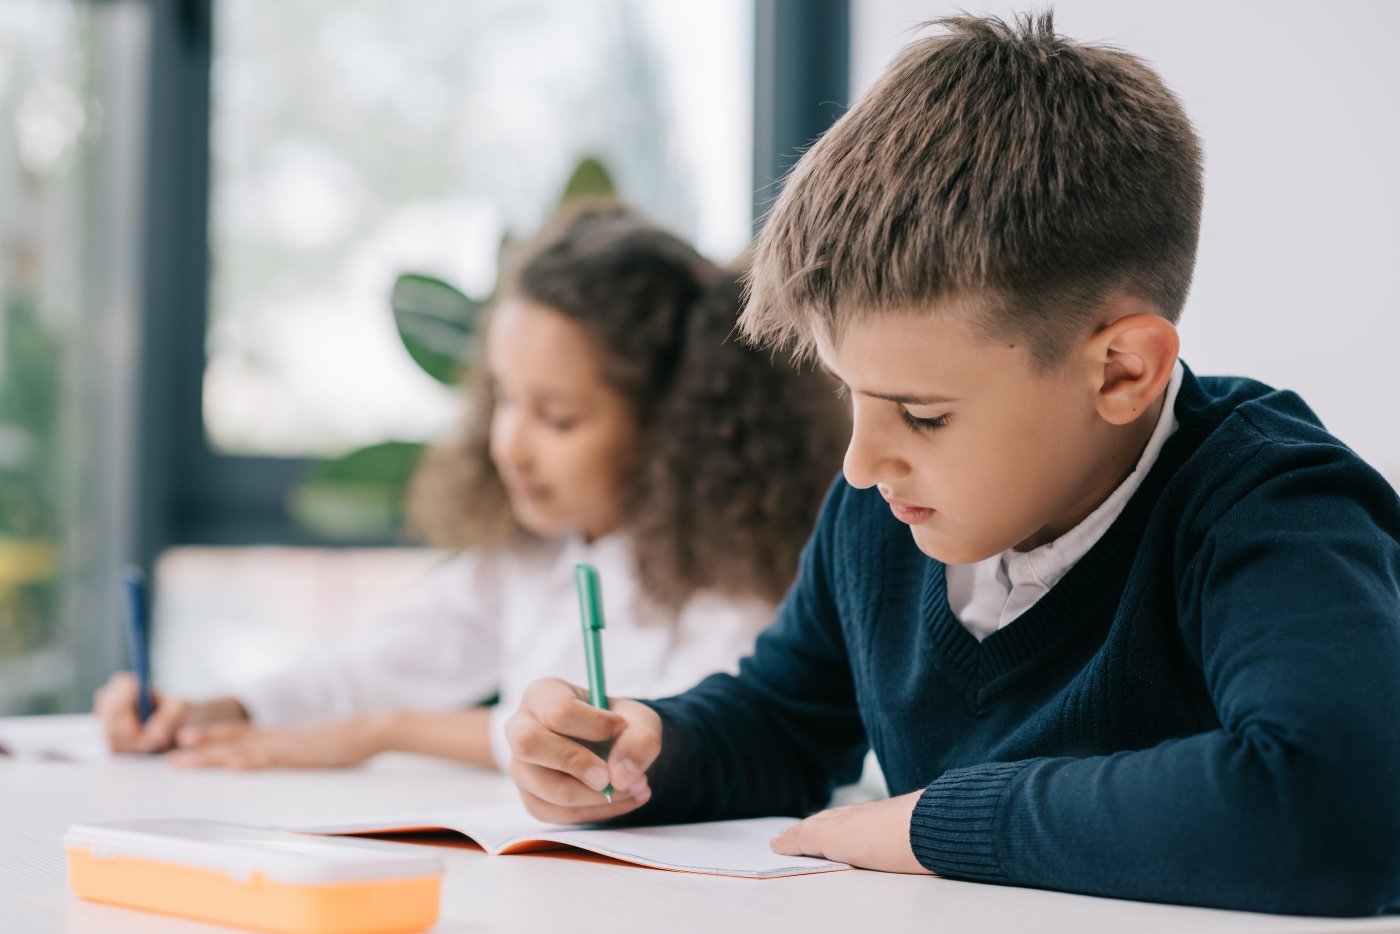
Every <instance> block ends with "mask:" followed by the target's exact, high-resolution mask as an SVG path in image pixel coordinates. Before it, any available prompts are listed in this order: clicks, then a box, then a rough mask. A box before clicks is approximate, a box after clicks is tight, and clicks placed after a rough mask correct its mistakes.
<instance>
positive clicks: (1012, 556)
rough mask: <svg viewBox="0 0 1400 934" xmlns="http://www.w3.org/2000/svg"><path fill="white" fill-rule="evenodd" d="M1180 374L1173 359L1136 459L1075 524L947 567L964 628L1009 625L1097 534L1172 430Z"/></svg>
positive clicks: (984, 632) (951, 597) (980, 634)
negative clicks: (1040, 541)
mask: <svg viewBox="0 0 1400 934" xmlns="http://www.w3.org/2000/svg"><path fill="white" fill-rule="evenodd" d="M1184 377H1185V369H1184V367H1183V366H1182V365H1181V362H1180V361H1177V364H1176V366H1175V367H1174V368H1173V369H1172V375H1171V380H1170V381H1169V382H1168V383H1167V391H1166V393H1165V396H1164V402H1163V404H1162V413H1161V415H1159V416H1158V418H1157V425H1156V427H1155V428H1153V430H1152V435H1151V437H1149V438H1148V440H1147V446H1146V447H1145V448H1143V451H1142V455H1141V456H1140V457H1139V458H1138V462H1137V465H1136V466H1135V467H1134V468H1133V471H1132V473H1130V474H1128V476H1127V477H1126V478H1124V480H1123V482H1122V483H1120V484H1119V485H1118V486H1117V488H1115V489H1114V491H1113V492H1112V493H1110V494H1109V495H1108V498H1107V499H1105V500H1104V501H1103V502H1102V503H1100V504H1099V506H1098V508H1096V509H1095V510H1094V511H1093V512H1091V513H1089V515H1088V516H1086V517H1085V518H1084V519H1083V520H1082V521H1081V522H1080V523H1079V524H1078V525H1076V526H1075V527H1074V528H1072V529H1070V530H1069V531H1068V532H1065V533H1064V534H1063V535H1061V536H1059V537H1058V538H1056V539H1055V540H1054V541H1051V542H1047V543H1046V544H1044V545H1041V546H1040V547H1038V548H1033V549H1031V550H1030V551H1016V550H1015V549H1007V550H1006V551H1004V552H1002V553H1001V554H999V555H992V556H991V557H990V558H987V559H985V560H983V561H979V562H977V563H976V564H964V565H949V566H948V567H947V569H946V580H947V586H948V606H949V608H950V609H951V610H952V611H953V614H954V615H955V616H957V618H958V620H959V621H960V622H961V623H962V624H963V626H964V627H965V628H967V630H968V631H969V632H971V633H972V634H973V635H974V636H976V637H977V638H978V639H979V640H981V639H985V638H986V637H987V636H989V635H991V634H992V633H993V632H995V631H996V630H998V629H1001V628H1003V627H1004V626H1007V625H1009V624H1010V623H1011V622H1012V621H1013V620H1014V619H1016V617H1018V616H1020V615H1021V614H1022V613H1025V612H1026V611H1027V610H1029V609H1030V608H1031V607H1032V606H1034V605H1035V604H1036V602H1037V601H1039V600H1040V598H1041V597H1043V596H1044V595H1045V594H1046V593H1048V592H1049V590H1050V588H1051V587H1054V586H1055V585H1056V584H1057V583H1059V581H1060V579H1061V578H1063V577H1064V576H1065V574H1067V573H1068V572H1069V569H1070V568H1072V567H1074V565H1075V564H1076V563H1077V562H1078V561H1079V559H1080V558H1082V557H1084V555H1085V554H1087V553H1088V551H1089V549H1090V548H1092V547H1094V544H1095V543H1096V542H1098V540H1099V539H1100V538H1102V537H1103V534H1104V533H1105V532H1107V531H1108V527H1109V526H1111V525H1112V524H1113V522H1114V520H1115V519H1117V518H1118V516H1119V515H1120V514H1121V513H1122V512H1123V507H1125V506H1126V505H1127V504H1128V500H1130V499H1132V497H1133V494H1134V493H1136V492H1137V490H1138V487H1140V486H1141V485H1142V481H1143V479H1144V478H1145V477H1146V476H1147V474H1148V473H1149V472H1150V471H1151V470H1152V465H1153V464H1155V463H1156V462H1157V457H1158V455H1160V454H1161V452H1162V446H1163V445H1164V444H1166V443H1167V438H1169V437H1171V435H1172V433H1173V432H1174V431H1176V429H1177V427H1178V425H1179V423H1178V421H1177V418H1176V397H1177V395H1178V394H1179V393H1180V391H1181V383H1182V380H1183V379H1184Z"/></svg>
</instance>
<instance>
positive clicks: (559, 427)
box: [544, 416, 578, 431]
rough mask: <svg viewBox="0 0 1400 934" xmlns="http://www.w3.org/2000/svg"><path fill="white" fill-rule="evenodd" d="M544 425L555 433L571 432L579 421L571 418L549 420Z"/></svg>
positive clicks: (546, 419)
mask: <svg viewBox="0 0 1400 934" xmlns="http://www.w3.org/2000/svg"><path fill="white" fill-rule="evenodd" d="M544 423H545V424H546V425H548V426H549V427H550V428H552V429H554V430H555V431H570V430H572V429H573V428H574V426H576V425H577V424H578V419H577V418H574V417H573V416H570V417H568V418H557V417H556V418H548V417H546V418H545V420H544Z"/></svg>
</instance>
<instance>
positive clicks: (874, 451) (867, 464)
mask: <svg viewBox="0 0 1400 934" xmlns="http://www.w3.org/2000/svg"><path fill="white" fill-rule="evenodd" d="M841 472H842V473H843V474H845V476H846V482H847V483H849V484H850V485H851V486H853V487H855V488H856V489H858V490H864V489H866V488H867V487H872V486H875V485H876V484H878V483H883V482H885V481H888V480H895V479H898V478H899V477H902V476H904V475H905V474H906V473H908V472H909V468H908V465H907V464H905V463H904V462H903V461H902V460H901V459H900V458H899V457H898V456H897V455H896V454H895V453H894V452H892V451H890V450H889V447H888V445H883V444H881V441H880V438H879V436H878V435H877V436H871V434H870V433H869V432H868V431H866V430H864V429H863V428H862V427H861V426H859V425H853V426H852V429H851V443H850V444H849V445H847V446H846V457H845V459H844V460H843V461H842V462H841Z"/></svg>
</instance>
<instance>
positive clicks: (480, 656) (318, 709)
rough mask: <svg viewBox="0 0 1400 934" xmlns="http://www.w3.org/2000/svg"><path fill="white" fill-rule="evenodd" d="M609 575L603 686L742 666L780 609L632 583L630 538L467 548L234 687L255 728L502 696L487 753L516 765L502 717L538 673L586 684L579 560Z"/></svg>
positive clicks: (678, 686) (675, 688) (641, 687)
mask: <svg viewBox="0 0 1400 934" xmlns="http://www.w3.org/2000/svg"><path fill="white" fill-rule="evenodd" d="M579 561H586V562H588V563H590V564H592V565H594V566H595V567H596V568H597V569H598V574H599V576H600V578H601V580H602V596H603V613H604V619H605V621H606V628H605V630H604V632H603V654H604V657H605V666H604V667H605V669H606V676H607V688H608V694H609V695H611V696H618V697H643V698H651V697H666V696H668V695H671V694H676V693H679V692H681V691H684V690H685V689H686V688H689V687H691V686H692V685H694V684H695V683H697V682H698V681H700V680H701V679H702V678H704V677H705V676H707V675H709V674H712V673H714V672H717V671H726V672H731V673H732V672H734V671H736V670H737V669H738V661H739V659H740V658H742V657H743V656H744V655H747V654H748V653H749V652H750V651H751V650H752V649H753V644H754V639H755V638H756V637H757V635H758V633H759V631H760V630H762V629H763V627H765V626H767V625H768V624H769V623H770V622H771V621H772V619H773V609H774V608H773V606H772V604H770V603H768V602H767V601H764V600H761V599H757V598H734V597H729V596H724V595H721V594H718V593H716V592H713V591H699V592H697V593H695V594H694V595H692V596H691V598H690V599H689V600H687V601H686V603H685V604H684V605H683V606H682V607H681V608H680V610H679V611H673V610H667V609H665V608H663V607H659V606H657V605H656V604H655V603H654V602H653V601H652V600H650V599H648V598H647V597H646V595H644V594H643V593H642V592H641V590H640V587H639V585H638V581H637V573H636V558H635V555H634V550H633V547H632V543H631V541H630V539H629V538H628V537H627V536H625V535H623V534H613V535H609V536H605V537H604V538H601V539H598V540H596V541H594V542H592V543H588V542H585V541H584V540H583V538H582V537H578V536H574V537H568V538H561V539H552V540H548V541H538V542H531V543H529V544H525V545H521V546H516V547H509V548H499V549H493V550H489V551H488V550H477V551H470V552H465V553H463V554H460V555H458V556H456V557H453V558H451V559H449V560H447V561H445V562H444V563H443V564H442V565H441V566H439V567H438V568H436V569H435V570H434V571H433V572H432V573H430V574H429V575H428V576H427V578H426V579H425V580H424V581H423V582H422V583H421V584H419V585H418V586H416V587H414V588H413V589H411V590H409V591H407V592H406V593H404V594H403V595H402V596H401V597H400V598H399V599H398V600H397V601H396V602H395V603H394V605H393V606H392V607H391V608H390V609H389V610H388V611H387V612H386V613H384V614H382V615H381V616H380V617H379V618H377V619H376V621H375V622H374V623H373V624H371V625H369V626H366V627H363V628H360V629H357V630H352V631H350V632H348V633H346V634H345V636H344V637H343V638H340V639H337V640H334V641H332V642H330V643H328V644H327V645H326V646H325V648H324V649H323V650H321V651H317V652H315V653H314V654H311V655H309V656H307V657H306V658H304V659H303V660H302V661H301V663H299V664H297V665H294V666H292V667H290V668H288V669H286V670H284V671H281V672H278V673H276V674H274V675H271V676H268V677H265V678H262V679H260V680H257V681H254V682H253V683H251V684H248V685H246V686H245V687H243V688H242V689H241V690H237V691H235V692H234V695H233V696H234V697H236V698H237V699H238V701H239V702H240V703H241V704H242V705H243V708H244V709H245V710H246V711H247V712H248V716H249V717H250V719H251V720H252V722H253V723H255V724H257V725H258V726H281V725H287V724H294V723H305V722H308V721H314V720H324V719H332V718H341V717H350V716H354V715H357V714H363V713H370V712H376V711H387V710H420V711H442V710H459V709H462V708H465V707H469V706H471V705H474V704H478V703H481V702H482V701H484V700H486V699H488V698H490V697H492V696H493V695H499V698H500V699H499V701H498V702H497V704H496V706H495V707H493V708H492V710H491V751H492V755H493V756H494V757H495V760H496V763H497V764H498V765H500V766H502V767H504V766H505V764H506V763H508V762H509V759H510V750H509V746H508V744H507V742H506V738H505V723H506V720H507V719H508V718H509V716H510V715H511V714H512V713H513V712H514V711H515V709H516V707H518V706H519V703H520V699H521V695H522V694H523V693H524V691H525V688H526V687H527V686H528V685H529V684H530V683H531V682H532V681H535V680H537V679H539V678H549V677H554V678H563V679H565V680H567V681H570V682H572V683H574V684H579V685H586V684H587V683H588V682H587V671H586V669H585V667H584V657H583V635H582V628H581V623H580V620H579V604H578V595H577V592H576V590H575V586H574V564H575V563H576V562H579Z"/></svg>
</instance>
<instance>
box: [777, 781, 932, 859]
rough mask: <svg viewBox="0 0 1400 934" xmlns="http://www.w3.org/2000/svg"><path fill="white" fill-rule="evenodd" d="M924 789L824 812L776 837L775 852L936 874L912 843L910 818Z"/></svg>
mask: <svg viewBox="0 0 1400 934" xmlns="http://www.w3.org/2000/svg"><path fill="white" fill-rule="evenodd" d="M921 794H923V791H922V789H921V790H919V791H911V792H910V793H909V794H907V795H900V796H899V797H898V798H888V799H886V800H883V801H866V802H864V803H862V804H849V805H847V806H845V807H840V808H831V809H830V810H826V811H819V812H818V813H816V814H813V815H812V816H811V817H809V818H807V819H806V820H804V821H802V822H801V823H800V824H797V825H796V826H794V827H792V828H790V829H788V830H786V831H784V832H783V833H780V834H778V835H777V836H776V837H774V838H773V852H774V853H782V854H783V855H785V856H816V857H819V858H821V859H832V860H835V861H837V862H838V863H849V864H850V865H852V866H855V867H856V868H858V869H874V870H877V871H879V872H908V873H919V874H923V875H932V873H930V872H929V871H928V870H927V869H925V868H924V867H923V866H921V865H920V864H919V861H918V860H917V859H915V858H914V849H913V847H911V846H910V845H909V819H910V818H911V817H912V816H913V814H914V805H915V804H917V803H918V801H919V795H921Z"/></svg>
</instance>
